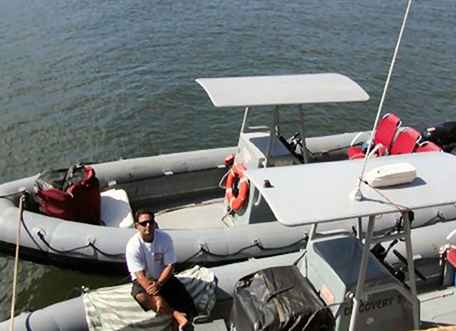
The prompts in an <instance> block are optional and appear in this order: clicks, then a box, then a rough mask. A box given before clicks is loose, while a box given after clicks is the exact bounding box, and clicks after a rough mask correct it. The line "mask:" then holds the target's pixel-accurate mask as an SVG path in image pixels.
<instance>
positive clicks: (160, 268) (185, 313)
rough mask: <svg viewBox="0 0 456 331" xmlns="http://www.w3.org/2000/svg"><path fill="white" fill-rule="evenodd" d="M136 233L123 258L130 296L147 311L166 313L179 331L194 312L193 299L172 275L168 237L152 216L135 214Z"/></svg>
mask: <svg viewBox="0 0 456 331" xmlns="http://www.w3.org/2000/svg"><path fill="white" fill-rule="evenodd" d="M134 221H135V228H136V230H137V233H136V234H135V235H134V236H133V237H132V238H131V239H130V240H129V241H128V244H127V247H126V254H125V258H126V261H127V267H128V271H129V272H130V275H131V279H132V282H133V286H132V290H131V294H132V296H133V297H134V298H135V299H136V301H137V302H138V303H139V304H140V305H141V307H142V308H143V309H144V310H146V311H148V310H150V309H152V310H153V311H155V312H157V313H162V314H169V315H171V316H172V317H173V318H174V319H175V320H176V322H177V324H178V326H179V330H182V329H183V328H184V327H185V326H186V325H187V324H188V323H189V317H190V316H194V315H195V313H196V309H195V306H194V304H193V301H192V298H191V297H190V295H189V294H188V293H187V291H186V290H185V287H184V286H183V285H182V283H181V282H179V280H178V279H177V278H175V277H174V276H173V271H174V263H175V262H176V254H175V251H174V246H173V242H172V240H171V237H170V236H169V235H168V234H167V233H165V232H163V231H160V230H158V229H157V228H156V223H155V217H154V214H153V213H152V212H150V211H147V210H140V211H138V212H136V214H135V219H134Z"/></svg>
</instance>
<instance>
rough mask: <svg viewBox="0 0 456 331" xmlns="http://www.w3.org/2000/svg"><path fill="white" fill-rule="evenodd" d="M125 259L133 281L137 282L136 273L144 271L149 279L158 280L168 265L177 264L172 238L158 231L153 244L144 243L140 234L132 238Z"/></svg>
mask: <svg viewBox="0 0 456 331" xmlns="http://www.w3.org/2000/svg"><path fill="white" fill-rule="evenodd" d="M125 258H126V260H127V267H128V271H129V272H130V275H131V279H132V280H135V279H136V276H135V272H138V271H141V270H144V271H145V273H146V276H147V277H152V278H154V279H158V277H159V276H160V273H161V272H162V271H163V269H164V268H165V266H166V265H168V264H174V263H176V253H175V252H174V246H173V241H172V239H171V237H170V236H169V235H168V234H167V233H165V232H162V231H160V230H158V229H156V230H155V235H154V240H153V241H152V242H147V241H144V240H143V239H142V238H141V235H140V234H139V233H136V234H135V235H134V236H133V237H131V238H130V240H129V241H128V244H127V248H126V254H125Z"/></svg>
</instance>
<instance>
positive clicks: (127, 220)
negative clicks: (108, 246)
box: [101, 189, 134, 228]
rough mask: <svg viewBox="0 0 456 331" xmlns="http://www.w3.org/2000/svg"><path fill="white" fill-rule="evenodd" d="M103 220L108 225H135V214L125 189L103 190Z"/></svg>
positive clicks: (125, 226) (123, 226)
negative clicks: (132, 211)
mask: <svg viewBox="0 0 456 331" xmlns="http://www.w3.org/2000/svg"><path fill="white" fill-rule="evenodd" d="M101 220H102V221H103V222H104V223H105V224H106V226H112V227H119V228H130V227H133V223H134V221H133V214H132V213H131V207H130V202H129V201H128V195H127V192H125V190H122V189H111V190H108V191H104V192H101Z"/></svg>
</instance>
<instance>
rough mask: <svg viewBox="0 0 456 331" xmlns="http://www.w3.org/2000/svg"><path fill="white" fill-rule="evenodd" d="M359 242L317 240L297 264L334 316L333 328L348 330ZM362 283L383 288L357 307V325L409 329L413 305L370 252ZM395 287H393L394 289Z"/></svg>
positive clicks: (346, 238) (342, 238)
mask: <svg viewBox="0 0 456 331" xmlns="http://www.w3.org/2000/svg"><path fill="white" fill-rule="evenodd" d="M362 254H363V251H362V245H361V243H360V241H359V240H358V239H357V238H355V237H353V236H350V235H347V234H343V235H338V236H332V237H330V238H323V239H316V240H314V241H313V242H312V244H311V245H309V246H308V250H307V255H306V256H305V258H304V259H302V260H301V261H300V265H299V267H300V268H301V270H302V273H303V274H305V275H306V277H307V278H308V280H309V281H310V283H311V284H312V285H313V286H314V288H315V290H316V291H317V293H318V294H319V296H320V297H321V298H322V299H323V301H324V302H325V303H326V305H327V306H328V307H330V308H331V311H332V312H333V315H334V316H335V322H336V323H335V325H336V327H335V329H336V330H348V328H349V325H350V318H351V314H352V306H353V303H352V298H353V296H354V293H355V290H356V284H357V280H358V272H359V268H360V265H361V257H362ZM364 286H365V288H366V289H367V290H369V288H373V287H378V286H382V287H384V288H385V290H384V291H379V292H375V293H372V294H370V295H369V296H368V297H367V300H363V301H362V302H361V305H360V307H359V315H358V326H359V327H360V328H361V329H367V328H369V330H412V329H413V307H412V305H411V303H410V302H409V301H408V300H407V299H406V298H405V297H404V296H403V295H402V293H401V291H399V290H397V289H401V288H403V287H404V285H403V283H401V282H400V281H399V280H398V279H397V278H395V277H394V276H393V275H392V274H391V273H390V272H389V271H388V270H387V269H386V268H385V266H384V265H383V264H382V263H380V261H379V260H377V258H375V256H374V255H373V254H372V253H369V257H368V262H367V270H366V278H365V282H364ZM395 288H396V289H395Z"/></svg>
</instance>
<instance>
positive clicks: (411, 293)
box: [349, 210, 420, 331]
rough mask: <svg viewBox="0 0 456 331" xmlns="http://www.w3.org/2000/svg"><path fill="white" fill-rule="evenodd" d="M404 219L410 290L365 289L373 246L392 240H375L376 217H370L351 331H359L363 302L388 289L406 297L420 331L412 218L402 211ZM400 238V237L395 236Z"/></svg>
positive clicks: (383, 238) (400, 235) (416, 326)
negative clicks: (359, 318)
mask: <svg viewBox="0 0 456 331" xmlns="http://www.w3.org/2000/svg"><path fill="white" fill-rule="evenodd" d="M401 213H402V219H403V222H404V224H403V225H404V229H403V230H402V231H401V232H400V233H399V237H401V238H402V239H404V240H405V247H406V251H407V266H408V277H409V284H408V289H407V288H406V287H405V286H401V287H400V288H397V287H396V286H395V285H394V284H393V285H392V286H382V285H380V286H371V287H369V288H367V289H366V288H365V281H366V275H367V265H368V261H369V255H370V247H371V244H373V243H374V242H375V243H379V242H383V241H388V240H391V237H392V236H391V235H384V236H382V237H381V238H374V228H375V218H376V217H375V216H376V215H371V216H369V222H368V225H367V233H366V236H365V240H364V246H363V255H362V256H361V264H360V267H359V273H358V282H357V284H356V292H355V296H354V297H353V307H352V313H351V317H350V328H349V330H350V331H355V330H357V329H358V328H357V325H356V323H357V320H358V315H359V308H360V304H361V303H362V301H363V300H364V301H366V300H367V297H368V295H370V294H373V293H376V292H380V291H386V290H388V289H396V290H398V291H399V292H400V293H402V294H403V295H404V297H405V298H406V299H407V300H408V301H409V302H410V303H411V304H412V309H413V325H414V329H416V330H418V329H419V325H420V312H419V305H418V299H417V297H416V278H415V265H414V262H413V251H412V240H411V226H410V218H409V211H408V210H406V211H401ZM395 237H398V235H395Z"/></svg>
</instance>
